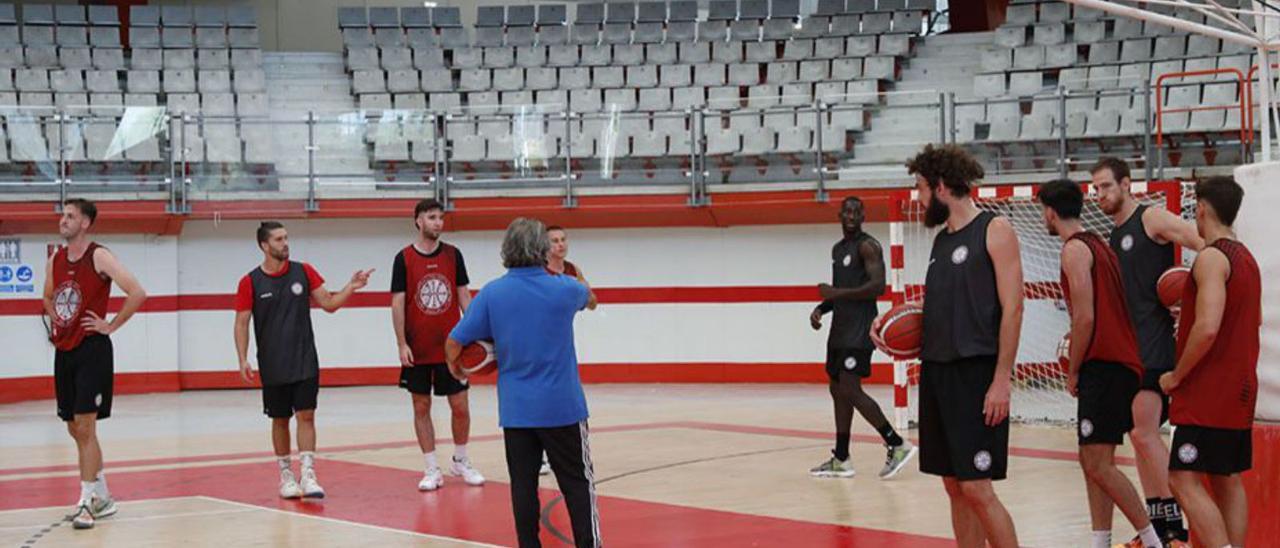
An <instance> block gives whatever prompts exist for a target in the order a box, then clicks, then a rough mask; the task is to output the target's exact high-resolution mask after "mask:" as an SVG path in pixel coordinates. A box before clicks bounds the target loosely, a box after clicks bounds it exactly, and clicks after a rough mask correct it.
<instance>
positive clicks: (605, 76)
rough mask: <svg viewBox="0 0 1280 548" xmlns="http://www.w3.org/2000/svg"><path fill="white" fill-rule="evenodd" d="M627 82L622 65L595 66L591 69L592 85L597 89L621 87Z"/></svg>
mask: <svg viewBox="0 0 1280 548" xmlns="http://www.w3.org/2000/svg"><path fill="white" fill-rule="evenodd" d="M625 84H626V78H625V74H624V72H623V69H622V67H594V68H592V69H591V87H594V88H597V89H607V88H620V87H622V86H624V85H625Z"/></svg>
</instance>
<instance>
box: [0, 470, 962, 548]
mask: <svg viewBox="0 0 1280 548" xmlns="http://www.w3.org/2000/svg"><path fill="white" fill-rule="evenodd" d="M316 470H317V472H319V475H320V479H321V481H322V482H323V484H324V485H325V488H326V491H327V492H328V496H327V497H326V498H325V499H323V500H320V501H314V502H312V501H308V502H299V501H284V500H281V499H280V498H279V497H278V496H277V495H276V482H277V481H278V476H277V475H276V474H277V473H276V468H275V466H274V465H271V464H265V463H255V464H236V465H221V466H209V467H202V468H197V469H191V468H185V469H168V470H154V471H146V472H122V473H116V474H113V475H112V477H111V485H112V491H113V494H115V496H116V497H117V498H118V499H119V500H122V501H138V500H146V499H157V498H167V497H182V496H206V497H213V498H217V499H223V500H229V501H235V502H240V503H243V504H250V505H253V506H259V507H263V508H273V509H278V510H284V511H287V512H294V513H298V514H306V515H313V516H320V517H325V518H330V519H337V520H344V521H349V522H355V523H363V524H367V525H375V526H379V527H387V528H392V529H398V530H402V531H414V532H419V533H426V534H432V535H438V536H443V537H450V538H456V539H464V540H471V541H477V542H486V543H492V544H501V545H506V546H511V545H514V544H515V541H516V539H515V526H514V522H513V520H512V517H511V510H510V509H511V499H510V492H509V486H508V485H507V484H504V483H498V482H489V483H487V484H485V485H484V486H482V487H469V486H466V485H464V484H462V483H461V482H460V481H459V480H457V479H456V478H448V479H447V480H446V485H445V487H443V488H442V489H440V490H438V491H435V492H431V493H420V492H418V490H417V488H416V486H417V482H418V479H419V473H418V472H415V471H409V470H400V469H395V468H388V467H382V466H373V465H367V464H358V463H351V462H345V461H334V460H327V459H323V460H321V461H320V462H318V463H317V465H316ZM228 478H234V481H227V479H228ZM77 489H78V486H77V484H76V480H75V478H40V479H31V480H16V481H4V482H0V510H16V509H22V508H37V507H48V506H57V505H60V504H70V502H71V499H72V498H73V497H74V494H75V493H76V490H77ZM556 493H557V492H556V491H553V490H550V489H542V490H541V493H540V498H541V499H542V500H544V501H545V500H549V499H550V498H551V497H553V496H555V494H556ZM598 506H599V509H600V517H601V531H602V532H601V535H602V539H603V540H605V541H606V542H607V543H608V544H609V545H611V546H680V545H701V546H750V545H757V546H758V545H766V546H783V545H797V546H891V547H892V546H901V547H907V546H911V547H917V546H918V547H932V546H949V545H951V542H950V541H948V540H946V539H941V538H937V537H928V536H923V535H915V534H909V533H902V532H896V531H884V530H876V529H865V528H859V527H848V526H842V525H833V524H823V523H814V522H806V521H798V520H790V519H782V518H774V517H768V516H759V515H749V514H740V513H735V512H727V511H721V510H711V509H704V508H695V507H690V506H680V505H674V504H663V503H654V502H644V501H637V500H631V499H626V498H620V497H609V496H600V497H598ZM552 512H553V514H552V521H553V523H555V524H556V526H557V528H559V529H561V530H562V531H566V532H567V531H570V529H569V528H568V526H567V524H568V518H567V516H566V514H565V510H564V505H562V504H561V505H557V506H556V508H555V509H553V510H552ZM127 514H128V512H127V510H126V511H124V512H122V513H121V514H120V515H122V516H125V515H127ZM107 519H108V520H109V519H111V518H107ZM562 524H563V525H562ZM62 533H68V531H65V530H64V531H62ZM211 533H213V534H216V532H211ZM542 541H543V543H544V544H545V545H547V546H559V545H562V543H561V542H560V541H559V540H557V539H555V538H554V537H552V536H551V535H550V534H549V533H547V532H546V531H545V530H544V531H543V532H542Z"/></svg>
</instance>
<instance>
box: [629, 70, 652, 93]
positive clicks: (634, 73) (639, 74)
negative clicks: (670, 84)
mask: <svg viewBox="0 0 1280 548" xmlns="http://www.w3.org/2000/svg"><path fill="white" fill-rule="evenodd" d="M626 73H627V87H629V88H641V89H643V88H651V87H654V86H657V85H658V67H657V66H655V65H644V66H636V67H627V69H626Z"/></svg>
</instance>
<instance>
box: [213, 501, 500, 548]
mask: <svg viewBox="0 0 1280 548" xmlns="http://www.w3.org/2000/svg"><path fill="white" fill-rule="evenodd" d="M194 498H199V499H205V500H211V501H214V502H223V503H227V504H233V505H236V506H242V507H245V508H252V509H254V510H267V511H269V512H277V513H280V514H285V515H288V516H294V517H300V518H309V519H317V520H320V521H327V522H330V523H336V524H339V525H354V526H356V527H364V528H366V529H374V530H377V531H384V532H388V533H400V534H404V535H413V536H418V537H422V538H429V539H432V540H444V541H450V542H461V543H463V544H468V545H471V546H487V547H492V548H504V547H503V546H501V545H498V544H487V543H484V542H476V541H473V540H466V539H460V538H453V537H446V536H441V535H433V534H430V533H421V532H418V531H407V530H404V529H396V528H394V527H383V526H381V525H371V524H368V523H360V522H358V521H348V520H345V519H336V518H327V517H324V516H314V515H311V514H303V513H301V512H290V511H288V510H281V509H279V508H268V507H266V506H255V505H253V504H247V503H243V502H237V501H234V500H227V499H220V498H217V497H210V496H205V495H196V496H195V497H194Z"/></svg>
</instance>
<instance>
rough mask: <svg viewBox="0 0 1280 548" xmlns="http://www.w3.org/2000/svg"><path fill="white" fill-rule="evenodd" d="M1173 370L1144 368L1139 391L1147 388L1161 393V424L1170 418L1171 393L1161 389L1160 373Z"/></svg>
mask: <svg viewBox="0 0 1280 548" xmlns="http://www.w3.org/2000/svg"><path fill="white" fill-rule="evenodd" d="M1170 371H1173V370H1172V369H1144V370H1142V384H1141V385H1140V386H1139V387H1138V390H1139V391H1142V390H1147V391H1150V392H1155V393H1156V394H1159V395H1160V424H1164V423H1165V422H1167V421H1168V420H1169V395H1168V394H1165V393H1164V390H1161V389H1160V375H1163V374H1165V373H1168V372H1170Z"/></svg>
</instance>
